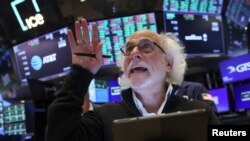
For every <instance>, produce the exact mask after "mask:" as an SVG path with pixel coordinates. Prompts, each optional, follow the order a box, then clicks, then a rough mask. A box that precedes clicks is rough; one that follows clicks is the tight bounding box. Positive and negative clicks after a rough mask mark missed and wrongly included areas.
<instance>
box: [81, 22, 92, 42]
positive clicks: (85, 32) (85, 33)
mask: <svg viewBox="0 0 250 141" xmlns="http://www.w3.org/2000/svg"><path fill="white" fill-rule="evenodd" d="M81 24H82V31H83V34H82V35H83V39H84V42H85V43H86V44H88V45H89V44H90V38H89V28H88V23H87V21H86V19H81Z"/></svg>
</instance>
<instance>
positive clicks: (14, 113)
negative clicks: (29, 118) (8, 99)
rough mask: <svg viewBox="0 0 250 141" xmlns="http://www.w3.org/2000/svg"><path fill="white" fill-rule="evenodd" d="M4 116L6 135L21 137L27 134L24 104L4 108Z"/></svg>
mask: <svg viewBox="0 0 250 141" xmlns="http://www.w3.org/2000/svg"><path fill="white" fill-rule="evenodd" d="M3 116H4V133H5V135H17V134H18V135H21V134H26V133H27V131H26V122H25V121H26V116H25V105H24V104H16V105H11V106H8V107H4V113H3Z"/></svg>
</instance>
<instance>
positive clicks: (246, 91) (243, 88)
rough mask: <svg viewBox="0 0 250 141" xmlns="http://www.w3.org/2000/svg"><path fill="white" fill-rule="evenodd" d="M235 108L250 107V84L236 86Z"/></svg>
mask: <svg viewBox="0 0 250 141" xmlns="http://www.w3.org/2000/svg"><path fill="white" fill-rule="evenodd" d="M233 89H234V102H235V110H236V111H241V110H246V109H250V84H242V85H239V86H234V88H233Z"/></svg>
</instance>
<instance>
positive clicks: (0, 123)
mask: <svg viewBox="0 0 250 141" xmlns="http://www.w3.org/2000/svg"><path fill="white" fill-rule="evenodd" d="M3 134H4V128H3V102H2V101H0V135H3Z"/></svg>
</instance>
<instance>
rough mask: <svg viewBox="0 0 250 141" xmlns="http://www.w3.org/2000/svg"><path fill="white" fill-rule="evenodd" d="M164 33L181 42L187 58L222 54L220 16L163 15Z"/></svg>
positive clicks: (222, 43)
mask: <svg viewBox="0 0 250 141" xmlns="http://www.w3.org/2000/svg"><path fill="white" fill-rule="evenodd" d="M164 18H165V25H164V28H165V32H172V33H174V34H175V35H176V36H177V37H179V38H180V39H181V41H183V43H184V45H185V47H186V48H185V51H186V53H187V54H188V56H205V55H217V56H219V55H221V54H224V36H223V34H224V33H223V32H224V31H223V28H222V18H221V16H220V15H194V14H175V13H167V12H166V13H165V14H164Z"/></svg>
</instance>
